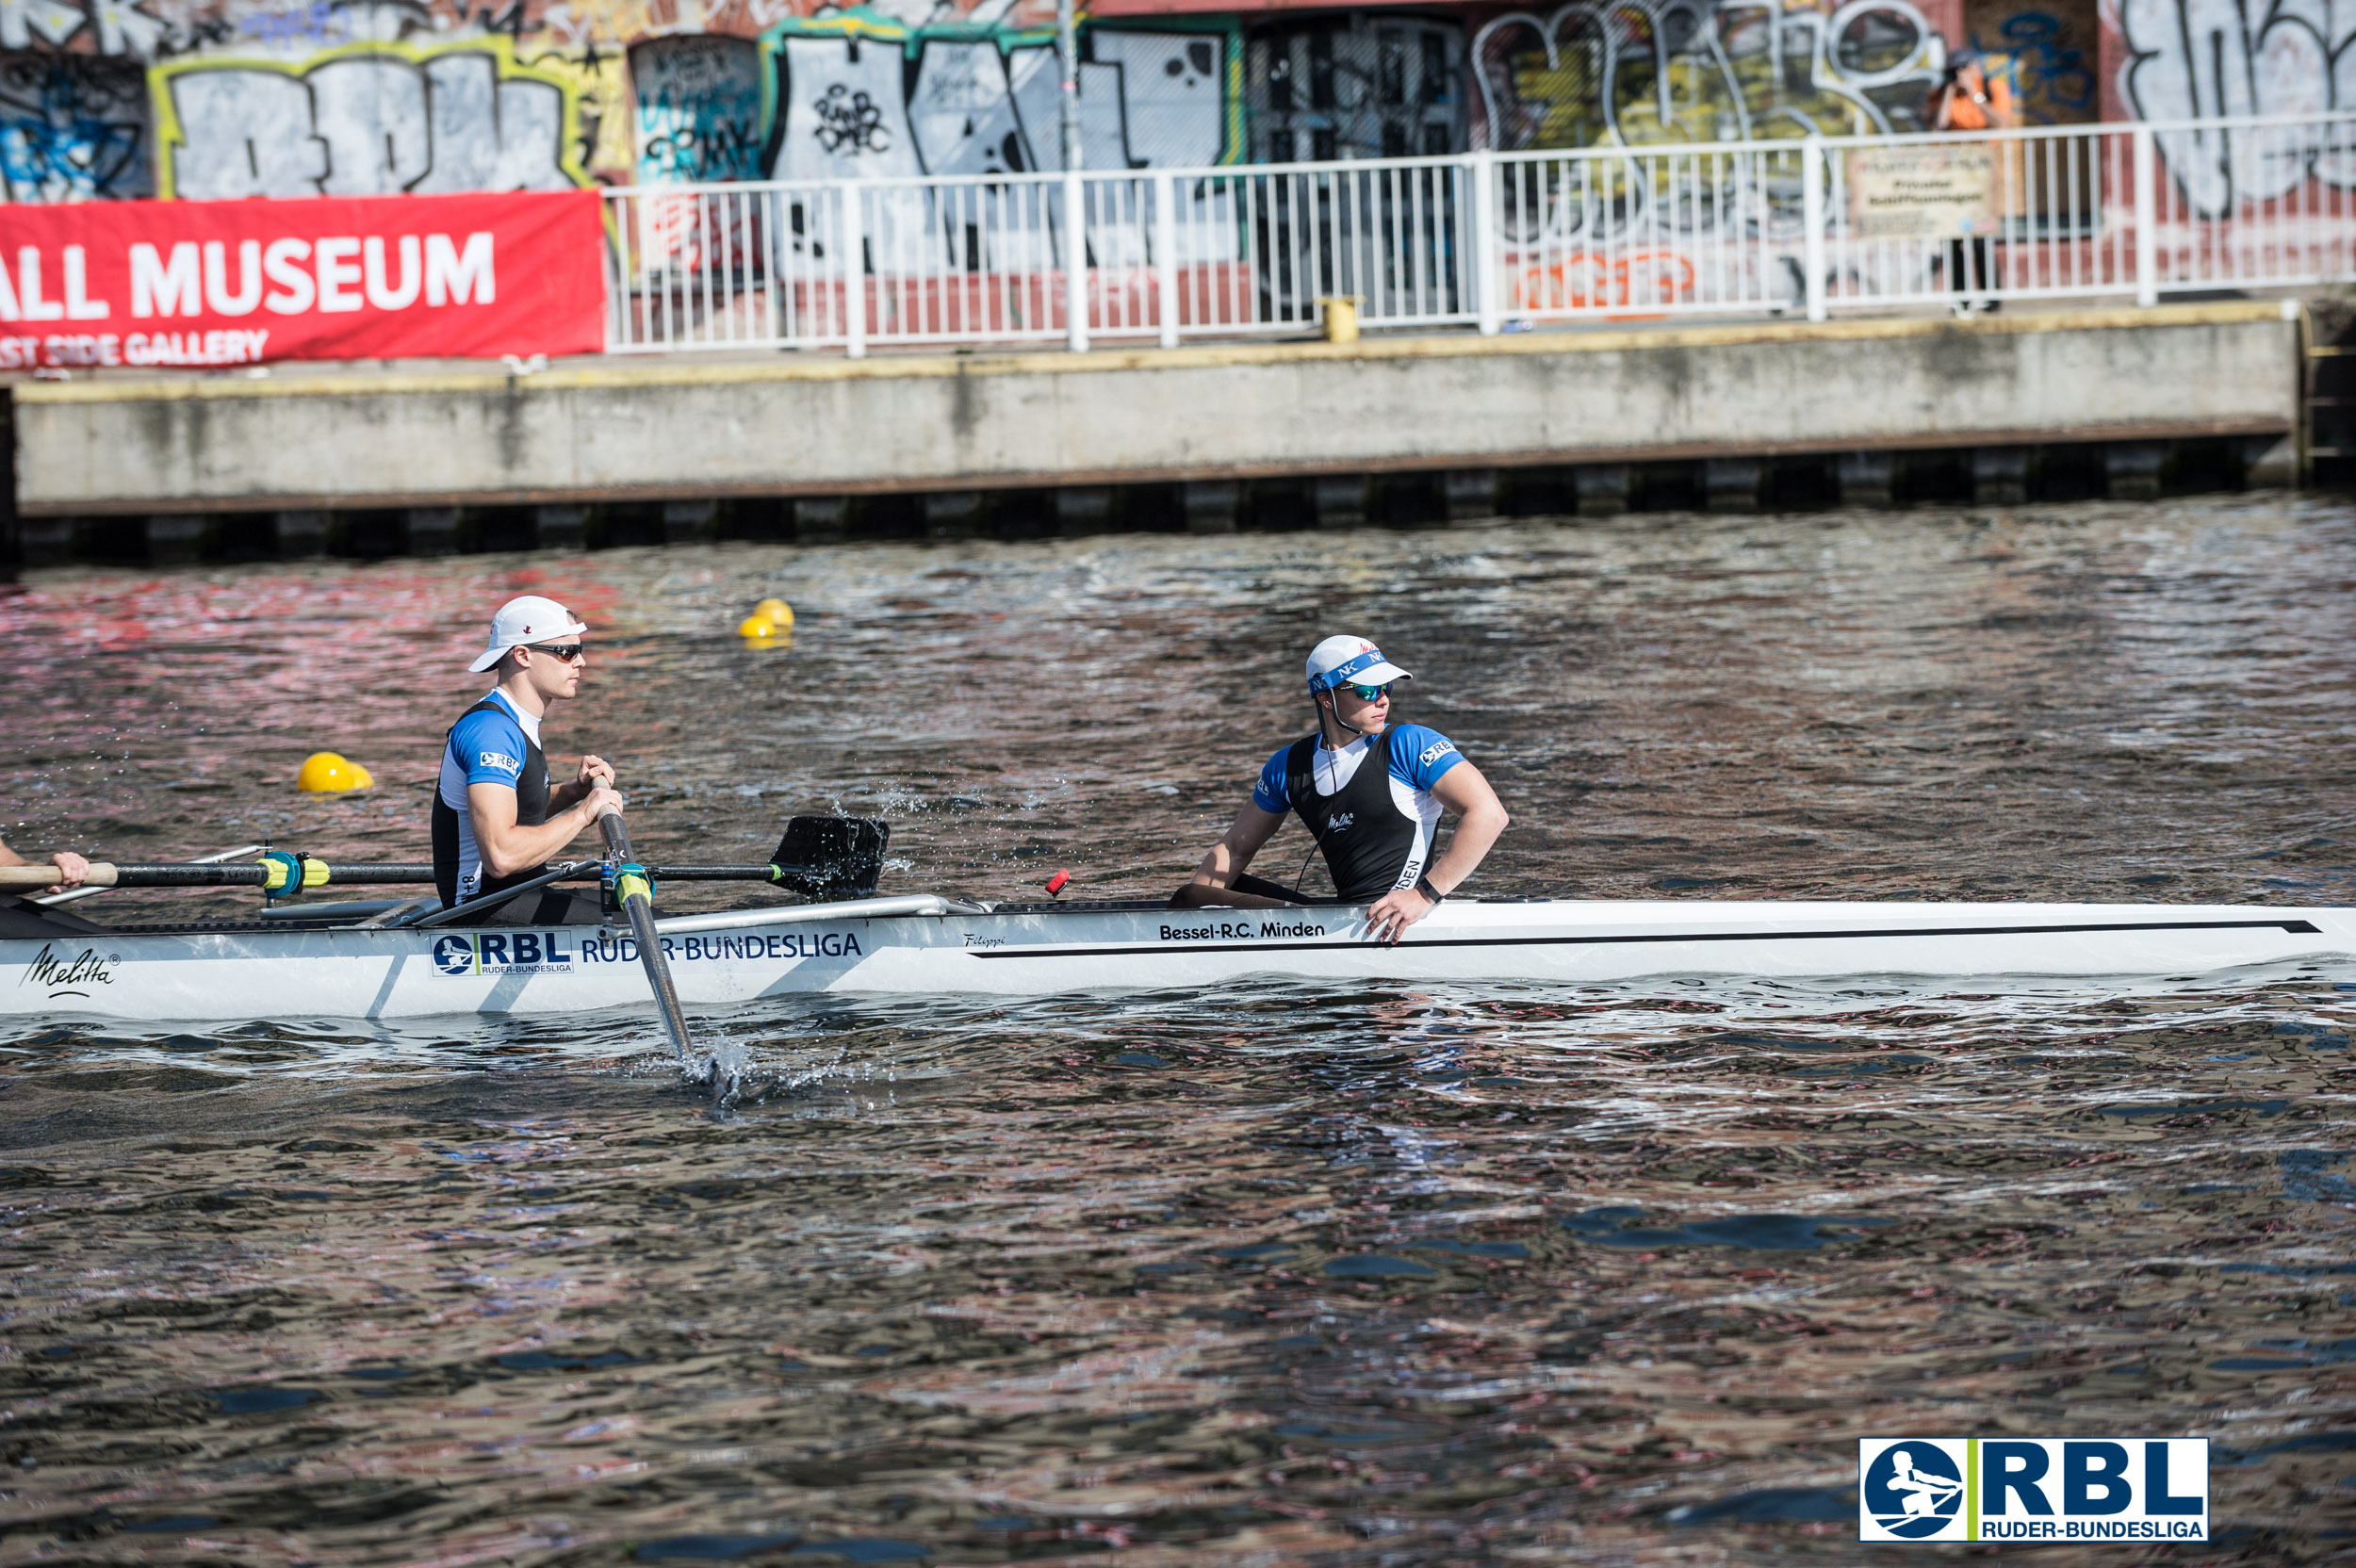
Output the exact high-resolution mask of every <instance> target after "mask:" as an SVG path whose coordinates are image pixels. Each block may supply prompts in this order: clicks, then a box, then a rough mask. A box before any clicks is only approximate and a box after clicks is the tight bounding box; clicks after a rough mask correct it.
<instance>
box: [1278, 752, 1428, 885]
mask: <svg viewBox="0 0 2356 1568" xmlns="http://www.w3.org/2000/svg"><path fill="white" fill-rule="evenodd" d="M1378 750H1379V751H1380V752H1381V753H1382V757H1381V759H1380V760H1378V761H1375V762H1373V763H1371V764H1369V762H1368V759H1369V758H1370V757H1371V756H1372V754H1373V753H1375V752H1376V751H1378ZM1463 760H1464V754H1463V753H1462V752H1460V751H1458V750H1457V749H1456V743H1455V742H1453V741H1451V740H1449V739H1448V737H1447V736H1445V735H1443V734H1441V733H1440V732H1439V731H1438V730H1436V729H1430V728H1427V727H1424V726H1422V725H1419V724H1402V725H1393V726H1392V727H1390V728H1388V729H1385V730H1383V733H1382V734H1380V735H1375V736H1361V737H1359V738H1358V739H1357V740H1355V741H1352V742H1350V744H1348V745H1346V746H1344V747H1342V749H1341V750H1339V751H1331V750H1328V749H1327V748H1326V745H1325V741H1324V737H1322V736H1320V735H1304V736H1302V737H1301V739H1300V740H1298V741H1295V742H1294V743H1292V744H1291V745H1288V746H1286V747H1284V749H1283V750H1282V751H1279V752H1278V753H1277V754H1276V755H1275V756H1273V757H1271V758H1269V759H1268V766H1267V767H1265V768H1262V769H1261V770H1260V782H1259V783H1258V785H1256V786H1255V787H1254V788H1253V789H1252V805H1254V806H1257V807H1258V808H1259V809H1261V810H1263V811H1269V812H1273V813H1275V814H1276V815H1278V816H1282V815H1283V814H1284V812H1286V811H1288V810H1289V811H1298V812H1300V813H1301V821H1302V822H1304V823H1306V824H1308V825H1309V831H1310V832H1312V833H1314V834H1316V835H1317V848H1318V849H1319V850H1321V851H1323V852H1324V855H1325V864H1326V869H1328V870H1329V871H1331V872H1332V873H1333V890H1334V891H1335V892H1337V893H1339V894H1340V895H1341V896H1342V897H1343V898H1344V899H1345V900H1347V901H1348V902H1350V903H1352V904H1356V903H1361V902H1363V901H1365V900H1367V899H1375V898H1380V897H1382V896H1383V894H1384V893H1387V892H1389V891H1391V890H1393V889H1395V888H1412V887H1414V886H1415V879H1416V878H1417V877H1419V876H1421V875H1422V874H1423V871H1424V867H1425V866H1426V865H1427V864H1428V863H1430V860H1431V858H1432V829H1433V828H1435V827H1437V826H1438V825H1439V822H1440V803H1439V801H1438V800H1436V799H1435V798H1433V796H1432V785H1434V784H1436V783H1438V782H1439V781H1440V776H1441V775H1443V774H1445V773H1447V772H1448V769H1450V768H1452V767H1454V766H1456V764H1457V763H1459V762H1462V761H1463Z"/></svg>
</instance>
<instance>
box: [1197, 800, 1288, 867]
mask: <svg viewBox="0 0 2356 1568" xmlns="http://www.w3.org/2000/svg"><path fill="white" fill-rule="evenodd" d="M1282 826H1284V818H1283V817H1281V816H1279V815H1277V814H1276V813H1275V812H1273V811H1263V810H1261V809H1260V808H1259V807H1258V806H1256V805H1254V804H1253V803H1252V802H1251V801H1248V800H1247V801H1245V802H1244V803H1243V809H1242V810H1240V811H1238V812H1236V813H1235V823H1234V825H1232V826H1230V827H1229V828H1228V829H1227V832H1226V835H1225V836H1224V837H1222V838H1221V839H1220V840H1219V842H1217V843H1215V844H1213V845H1212V846H1211V852H1210V853H1209V854H1208V855H1205V856H1204V857H1203V863H1202V864H1201V865H1199V866H1197V867H1195V868H1194V885H1195V886H1197V887H1200V888H1231V887H1234V886H1235V878H1236V877H1238V876H1241V875H1242V874H1243V873H1244V868H1245V867H1246V866H1249V865H1250V864H1252V857H1253V856H1254V855H1257V854H1259V853H1260V847H1261V846H1262V845H1263V844H1265V843H1267V842H1268V841H1269V840H1270V839H1272V838H1274V837H1275V836H1276V830H1277V829H1278V828H1280V827H1282Z"/></svg>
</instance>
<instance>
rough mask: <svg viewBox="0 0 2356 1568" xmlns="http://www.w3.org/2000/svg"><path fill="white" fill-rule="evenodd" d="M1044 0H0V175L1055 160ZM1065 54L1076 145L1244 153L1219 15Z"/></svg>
mask: <svg viewBox="0 0 2356 1568" xmlns="http://www.w3.org/2000/svg"><path fill="white" fill-rule="evenodd" d="M1026 7H1027V9H1026ZM806 12H807V13H808V14H804V13H806ZM1052 18H1053V6H1052V0H1046V3H1043V4H1042V3H1041V0H941V3H940V4H924V5H917V4H913V3H911V0H883V3H882V4H880V5H876V6H862V7H859V8H854V9H849V10H843V9H839V8H835V7H832V6H827V5H822V4H820V3H819V0H718V3H716V4H714V3H712V0H294V3H289V0H80V3H78V4H77V3H70V0H0V196H5V197H6V198H7V199H8V200H11V201H21V202H60V201H88V200H93V199H105V198H125V197H138V196H148V195H161V196H166V197H184V198H234V197H243V196H282V197H283V196H304V195H359V194H376V193H384V192H394V191H450V190H540V189H548V188H561V187H564V186H572V185H582V184H588V183H593V182H597V183H606V184H630V183H649V184H663V183H673V182H681V181H710V180H743V179H758V178H763V177H773V176H774V177H813V178H816V177H825V178H842V177H859V176H864V175H882V174H894V173H898V174H927V173H935V174H938V173H968V172H973V173H987V172H1009V171H1023V170H1054V169H1057V168H1059V167H1060V166H1061V161H1062V152H1061V140H1060V132H1059V128H1058V120H1057V102H1056V100H1057V98H1058V91H1057V86H1058V83H1057V72H1056V69H1055V51H1054V47H1053V45H1054V32H1053V28H1052ZM1082 53H1083V56H1084V60H1085V63H1084V64H1083V66H1082V73H1081V90H1080V107H1081V122H1082V128H1083V148H1084V162H1085V163H1086V164H1087V165H1088V167H1091V168H1100V169H1104V168H1110V169H1131V168H1149V167H1154V166H1165V167H1166V166H1170V165H1174V164H1203V163H1217V162H1222V161H1233V160H1235V159H1237V158H1240V157H1241V156H1242V155H1243V134H1242V118H1241V86H1240V84H1241V58H1242V48H1241V37H1240V34H1239V33H1238V32H1237V30H1236V28H1235V24H1234V23H1233V21H1232V19H1220V18H1210V19H1192V18H1188V19H1172V20H1169V21H1149V22H1145V23H1139V24H1097V23H1094V22H1090V23H1088V24H1087V25H1085V26H1084V27H1083V29H1082Z"/></svg>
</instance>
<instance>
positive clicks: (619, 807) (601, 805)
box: [581, 784, 630, 822]
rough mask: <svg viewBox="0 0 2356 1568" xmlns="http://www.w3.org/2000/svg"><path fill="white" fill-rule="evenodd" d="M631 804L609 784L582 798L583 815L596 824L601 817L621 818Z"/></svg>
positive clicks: (597, 787)
mask: <svg viewBox="0 0 2356 1568" xmlns="http://www.w3.org/2000/svg"><path fill="white" fill-rule="evenodd" d="M629 804H630V802H629V801H627V800H625V799H623V798H622V792H621V791H619V790H616V789H614V787H613V786H611V785H608V784H599V785H597V786H596V787H595V788H593V789H591V790H590V792H588V793H587V794H585V795H583V796H582V797H581V815H582V816H584V817H586V818H587V819H588V820H589V821H591V822H596V821H597V820H598V819H599V818H601V817H618V816H620V815H621V814H622V811H623V809H624V808H626V807H627V806H629Z"/></svg>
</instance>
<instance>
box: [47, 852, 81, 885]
mask: <svg viewBox="0 0 2356 1568" xmlns="http://www.w3.org/2000/svg"><path fill="white" fill-rule="evenodd" d="M49 863H50V864H51V865H53V866H55V867H57V886H56V887H54V888H52V889H50V891H51V892H53V893H54V892H63V891H65V890H68V889H71V888H78V887H80V886H81V885H82V879H83V878H84V877H86V876H88V875H90V862H89V861H88V860H87V859H84V858H82V857H81V856H79V855H76V854H74V852H73V851H72V850H70V849H61V850H59V851H57V854H55V855H52V856H51V857H49Z"/></svg>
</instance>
